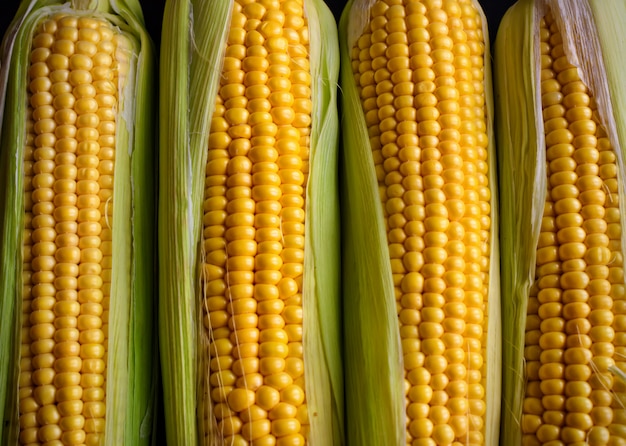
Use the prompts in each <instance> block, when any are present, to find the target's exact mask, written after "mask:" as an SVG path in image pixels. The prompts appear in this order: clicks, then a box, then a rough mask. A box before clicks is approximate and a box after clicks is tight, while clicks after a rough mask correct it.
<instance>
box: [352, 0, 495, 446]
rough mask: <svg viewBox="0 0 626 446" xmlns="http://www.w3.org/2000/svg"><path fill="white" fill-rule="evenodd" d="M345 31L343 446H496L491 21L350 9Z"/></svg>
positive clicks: (420, 11) (465, 8)
mask: <svg viewBox="0 0 626 446" xmlns="http://www.w3.org/2000/svg"><path fill="white" fill-rule="evenodd" d="M340 30H341V34H340V42H341V44H342V50H341V59H342V67H343V68H342V76H341V89H342V92H343V95H342V97H343V103H342V107H343V113H344V116H343V118H344V121H345V122H344V125H343V126H342V130H343V141H344V151H343V157H344V158H343V183H342V190H343V197H344V200H343V203H344V206H345V212H342V224H343V228H344V233H345V239H344V251H343V265H344V282H343V290H344V295H343V299H344V324H345V328H344V333H345V358H346V359H345V369H346V395H347V396H346V410H347V428H346V436H347V438H349V439H350V441H352V442H354V444H358V445H377V446H378V445H380V446H383V445H385V446H386V445H392V444H393V445H405V444H406V445H452V444H455V445H458V444H486V445H497V444H498V423H499V411H500V399H499V398H500V371H501V370H500V327H499V321H500V310H499V306H500V301H499V274H498V264H499V259H498V238H497V235H498V227H497V196H496V189H495V154H494V146H493V141H492V139H493V138H492V118H493V113H492V110H491V109H492V106H491V96H490V89H491V79H490V67H489V47H488V38H487V28H486V22H485V17H484V16H483V13H482V11H481V9H480V6H479V4H478V2H476V1H470V0H439V1H437V0H431V1H396V0H379V1H373V0H353V1H351V2H349V3H348V5H347V7H346V9H345V11H344V12H343V16H342V19H341V23H340Z"/></svg>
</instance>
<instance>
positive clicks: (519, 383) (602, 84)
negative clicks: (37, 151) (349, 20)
mask: <svg viewBox="0 0 626 446" xmlns="http://www.w3.org/2000/svg"><path fill="white" fill-rule="evenodd" d="M617 3H618V2H605V1H587V0H576V1H569V0H567V1H565V0H536V1H533V0H520V1H518V2H517V3H516V4H515V5H513V6H512V7H511V8H510V9H509V10H508V11H507V13H506V14H505V16H504V17H503V19H502V22H501V24H500V28H499V30H498V34H497V37H496V44H495V56H494V60H495V67H496V69H495V80H496V90H495V92H496V98H497V110H498V118H499V120H498V133H497V135H498V148H499V159H498V163H499V174H500V191H501V194H502V195H501V196H502V199H501V201H500V203H501V211H500V212H501V213H500V215H501V224H502V228H503V229H502V234H501V247H502V264H501V265H502V266H501V268H502V294H503V296H506V297H505V299H503V305H502V311H503V313H502V320H503V321H504V330H503V348H504V354H503V364H504V365H505V366H504V367H505V368H504V370H503V403H502V404H503V406H502V408H503V409H502V410H503V416H502V426H501V435H502V437H501V438H502V443H503V444H507V445H512V446H516V445H520V444H522V431H521V418H522V404H523V400H524V393H525V375H524V367H525V363H524V357H523V355H524V335H525V325H526V312H527V307H528V296H529V293H530V288H531V286H532V285H533V283H534V280H535V263H536V258H537V255H536V250H537V245H538V239H539V233H540V229H541V222H542V216H543V210H544V206H545V200H546V194H547V162H546V147H545V137H544V125H543V121H542V119H543V118H542V111H541V110H542V109H541V91H540V84H539V79H540V69H541V64H540V62H539V54H540V53H539V21H540V19H541V17H543V15H544V14H545V11H546V9H547V8H548V7H549V8H550V10H551V11H552V14H553V16H554V17H555V19H556V22H557V26H558V28H559V30H560V31H561V36H562V38H563V45H564V49H565V53H566V54H567V56H568V57H569V59H570V62H571V63H572V64H574V65H575V66H577V67H578V73H579V75H580V77H581V79H582V80H583V82H584V83H585V85H586V86H587V87H588V88H589V91H590V96H593V97H594V98H595V100H596V103H597V105H598V113H599V115H600V119H601V121H602V125H603V126H604V127H605V128H606V131H607V133H608V135H609V139H610V141H611V143H612V145H613V147H614V148H615V152H616V157H617V165H618V181H619V188H620V206H621V207H623V206H624V190H625V188H624V184H623V178H624V162H623V154H622V149H620V147H624V144H622V142H623V141H624V139H623V137H624V135H626V134H625V133H624V125H623V124H622V122H621V120H622V119H623V118H622V117H623V116H625V115H624V112H623V105H622V103H623V98H625V96H624V95H623V94H624V86H623V82H622V79H621V78H620V77H619V76H620V75H622V76H623V70H619V69H618V58H619V57H621V56H620V55H619V54H620V53H619V49H620V48H623V44H624V38H623V37H619V39H621V44H620V43H619V41H617V40H616V39H618V36H619V35H620V33H621V32H618V30H622V29H623V27H624V24H626V7H625V5H618V4H617ZM594 17H595V18H594ZM600 24H601V25H600ZM603 58H604V60H603ZM620 98H622V99H621V100H620ZM622 245H624V240H622Z"/></svg>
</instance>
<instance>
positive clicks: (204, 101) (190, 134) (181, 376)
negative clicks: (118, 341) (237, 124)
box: [159, 0, 231, 445]
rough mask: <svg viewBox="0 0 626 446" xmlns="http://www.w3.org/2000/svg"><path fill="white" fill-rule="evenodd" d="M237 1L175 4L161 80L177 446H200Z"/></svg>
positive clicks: (163, 258) (167, 390)
mask: <svg viewBox="0 0 626 446" xmlns="http://www.w3.org/2000/svg"><path fill="white" fill-rule="evenodd" d="M230 5H231V3H230V2H226V1H224V2H189V1H186V0H182V1H177V0H171V1H167V2H166V4H165V13H164V21H163V33H162V42H163V44H162V46H161V80H160V113H159V116H160V118H159V119H160V154H159V158H160V176H159V178H160V180H159V185H160V199H159V254H160V260H159V272H160V274H159V284H160V304H159V312H160V317H159V327H160V340H161V364H162V368H163V391H164V402H165V407H164V408H165V420H166V433H167V440H168V443H169V444H181V443H185V444H188V445H194V444H198V442H199V441H200V437H199V435H200V431H199V427H198V422H197V416H198V414H197V412H196V411H197V410H198V402H197V400H198V388H199V381H198V380H199V373H198V361H199V353H198V349H199V347H200V344H199V343H200V339H199V336H198V333H199V330H200V329H201V328H202V327H203V325H202V322H201V320H200V318H201V314H202V313H201V311H200V299H199V296H200V275H199V268H200V264H199V246H200V240H201V233H202V232H201V231H202V205H201V203H202V202H203V199H204V175H203V174H204V166H205V165H206V160H207V150H206V141H207V140H208V131H209V123H210V119H211V117H212V115H213V109H214V106H215V97H216V94H217V87H218V85H219V76H220V68H221V63H217V62H216V61H218V60H221V59H222V55H223V51H224V48H223V47H224V46H223V45H222V44H221V43H223V42H224V39H225V36H226V31H227V27H228V23H229V19H230Z"/></svg>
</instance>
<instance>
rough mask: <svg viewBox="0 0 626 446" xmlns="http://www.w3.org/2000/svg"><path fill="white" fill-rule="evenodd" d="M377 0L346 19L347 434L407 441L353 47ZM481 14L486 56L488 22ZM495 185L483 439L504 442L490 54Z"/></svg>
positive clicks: (385, 256)
mask: <svg viewBox="0 0 626 446" xmlns="http://www.w3.org/2000/svg"><path fill="white" fill-rule="evenodd" d="M374 3H375V1H374V0H351V1H349V2H348V4H347V6H346V8H345V9H344V11H343V14H342V17H341V21H340V27H339V29H340V44H341V59H342V62H343V63H342V73H341V91H342V108H343V121H344V125H343V128H342V130H343V151H342V164H341V171H342V181H341V191H342V195H341V197H342V203H343V208H342V228H343V234H344V236H343V245H342V246H343V260H342V262H343V293H344V345H345V361H344V368H345V370H346V372H345V374H346V413H347V417H346V418H347V424H346V426H347V427H346V431H347V438H349V439H350V440H351V441H354V443H355V444H359V445H374V446H386V445H389V444H404V443H406V414H405V393H404V378H403V367H404V365H403V356H402V347H401V340H400V331H399V322H398V314H397V310H396V300H395V293H394V285H393V278H392V274H391V264H390V259H389V250H388V246H387V233H386V229H385V223H384V219H383V209H382V204H381V201H380V195H379V189H378V183H377V180H376V172H375V167H374V160H373V157H372V150H371V146H370V142H369V135H368V129H367V126H366V124H365V116H364V113H363V109H362V105H361V100H360V98H359V93H358V89H357V85H356V83H355V80H354V75H353V73H352V69H351V64H350V60H351V54H350V52H351V49H352V48H353V46H354V44H355V43H356V41H357V39H358V38H359V36H360V35H361V33H362V31H363V29H364V27H365V25H366V24H367V23H368V21H369V9H370V7H371V6H372V5H373V4H374ZM473 6H474V7H475V8H476V10H477V11H478V13H479V14H480V16H481V18H482V25H483V36H484V39H485V54H489V51H490V50H489V46H488V45H489V38H488V33H487V21H486V18H485V16H484V14H483V11H482V9H481V7H480V4H479V3H478V2H477V1H474V2H473ZM484 63H485V68H484V73H485V80H484V89H485V92H486V114H487V116H486V118H487V134H488V137H489V146H488V159H489V161H488V162H489V175H488V176H489V182H490V186H491V215H490V216H491V225H492V226H491V230H490V240H489V243H490V246H491V255H490V265H491V268H490V277H489V296H488V300H489V303H488V310H487V311H486V312H485V313H486V314H488V315H489V322H488V328H487V330H488V332H489V335H488V336H487V338H488V344H487V347H486V350H487V355H488V357H487V358H486V359H485V363H486V364H488V367H487V376H486V383H487V396H486V401H487V413H486V416H485V417H486V419H485V427H486V429H485V433H484V435H485V444H487V445H497V444H498V425H499V420H500V401H499V399H500V393H501V378H500V373H501V344H500V332H501V324H500V275H499V267H498V266H499V262H500V260H499V246H498V233H499V229H498V204H497V203H498V194H497V183H496V181H497V180H496V156H495V144H494V131H493V116H494V114H493V100H492V96H491V94H490V92H491V89H492V87H491V85H492V79H491V66H490V59H489V57H485V58H484Z"/></svg>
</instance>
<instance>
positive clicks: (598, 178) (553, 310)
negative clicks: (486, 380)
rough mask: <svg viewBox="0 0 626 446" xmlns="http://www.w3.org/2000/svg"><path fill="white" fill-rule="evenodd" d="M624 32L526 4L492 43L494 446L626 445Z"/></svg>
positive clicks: (612, 21) (574, 10)
mask: <svg viewBox="0 0 626 446" xmlns="http://www.w3.org/2000/svg"><path fill="white" fill-rule="evenodd" d="M625 25H626V5H625V4H624V3H623V2H604V1H587V0H575V1H570V0H567V1H557V0H555V1H552V0H550V1H548V0H542V1H520V2H518V3H517V4H515V5H514V6H513V7H512V8H511V9H510V10H509V11H508V12H507V14H506V15H505V17H504V18H503V20H502V23H501V25H500V29H499V31H498V35H497V39H496V46H495V49H496V51H495V67H496V76H495V78H496V97H498V98H499V101H498V104H497V105H498V117H499V127H498V130H499V132H498V138H499V141H498V143H499V144H498V148H499V163H500V171H499V173H500V178H501V180H502V181H501V189H500V190H501V193H502V195H501V196H502V199H501V203H502V206H501V222H502V231H501V233H502V259H503V262H502V292H503V296H506V299H504V301H503V321H505V324H504V326H505V329H504V333H503V345H504V347H505V350H504V357H503V361H504V364H506V368H505V370H504V393H503V395H504V397H503V401H504V402H503V410H504V413H503V425H502V433H503V437H502V444H506V445H512V446H514V445H535V444H590V445H601V444H602V445H604V444H609V445H618V444H626V409H625V407H626V406H625V405H626V382H625V381H624V380H623V378H622V376H623V375H624V373H623V372H624V371H626V287H625V285H624V270H623V268H624V265H623V263H624V261H623V259H624V234H623V232H622V229H621V228H622V223H623V221H622V220H623V215H624V214H623V212H622V210H623V209H624V197H625V196H626V195H625V191H624V183H623V179H624V174H625V171H624V156H623V154H624V152H623V150H624V147H626V145H625V144H626V139H625V138H626V121H625V119H626V113H625V109H624V107H625V106H626V96H625V86H626V83H625V82H624V80H625V78H624V70H623V63H622V61H623V55H622V53H623V49H624V46H625V45H626V38H625V36H624V35H623V29H624V26H625Z"/></svg>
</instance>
